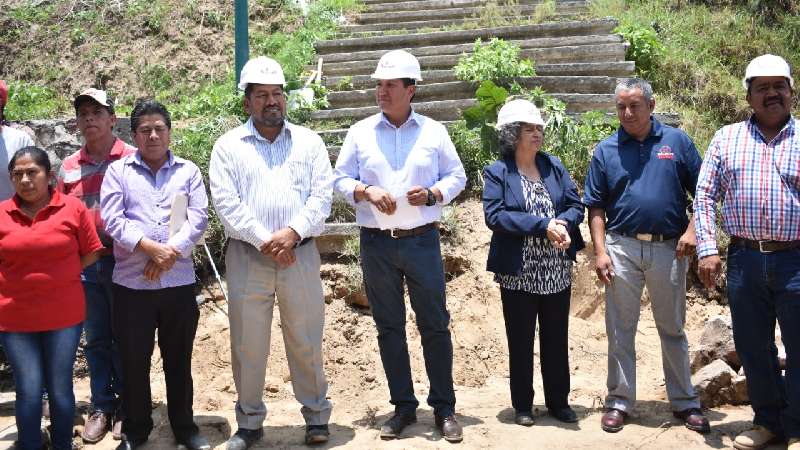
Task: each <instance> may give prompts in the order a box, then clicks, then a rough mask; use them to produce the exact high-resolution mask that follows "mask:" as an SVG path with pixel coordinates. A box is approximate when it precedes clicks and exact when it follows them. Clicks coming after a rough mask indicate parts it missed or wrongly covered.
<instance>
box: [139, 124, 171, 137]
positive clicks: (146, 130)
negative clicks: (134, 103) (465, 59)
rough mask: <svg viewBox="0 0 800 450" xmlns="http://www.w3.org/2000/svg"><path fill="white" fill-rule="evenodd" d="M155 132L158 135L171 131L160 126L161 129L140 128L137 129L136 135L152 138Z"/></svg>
mask: <svg viewBox="0 0 800 450" xmlns="http://www.w3.org/2000/svg"><path fill="white" fill-rule="evenodd" d="M153 131H155V132H156V134H164V133H166V132H167V131H169V128H167V127H163V126H159V127H153V128H150V127H139V128H137V129H136V133H137V134H141V135H142V136H150V135H151V134H153Z"/></svg>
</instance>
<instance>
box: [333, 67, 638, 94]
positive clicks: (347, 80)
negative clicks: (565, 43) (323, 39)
mask: <svg viewBox="0 0 800 450" xmlns="http://www.w3.org/2000/svg"><path fill="white" fill-rule="evenodd" d="M634 66H635V65H634V63H633V62H632V61H622V62H609V63H577V64H537V65H536V73H537V77H536V78H550V77H554V78H563V79H567V80H572V79H573V78H567V77H576V78H586V79H589V80H590V79H591V77H606V76H608V77H629V76H632V75H633V74H634V71H635V67H634ZM422 80H423V81H422V83H421V84H420V86H424V85H427V84H432V83H446V82H449V81H458V80H457V79H456V76H455V73H454V72H453V70H426V71H423V72H422ZM324 83H325V86H326V87H328V89H332V90H334V91H337V90H339V91H341V90H345V89H367V88H371V87H374V86H375V80H373V79H372V78H371V77H370V76H369V75H355V76H331V77H325V78H324ZM345 85H346V87H343V88H341V87H342V86H345ZM351 86H352V87H351ZM557 90H561V91H563V89H557Z"/></svg>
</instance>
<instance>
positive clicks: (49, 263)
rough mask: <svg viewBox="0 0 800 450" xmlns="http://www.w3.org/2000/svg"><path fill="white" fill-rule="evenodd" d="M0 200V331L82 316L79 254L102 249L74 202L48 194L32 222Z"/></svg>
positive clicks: (60, 324)
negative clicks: (47, 198) (47, 200)
mask: <svg viewBox="0 0 800 450" xmlns="http://www.w3.org/2000/svg"><path fill="white" fill-rule="evenodd" d="M19 202H20V200H19V197H17V196H14V197H12V198H10V199H8V200H5V201H3V202H1V203H0V331H16V332H32V331H47V330H58V329H61V328H66V327H69V326H73V325H76V324H78V323H80V322H82V321H83V320H84V317H85V308H86V307H85V298H84V293H83V285H82V284H81V261H80V259H81V257H82V256H84V255H87V254H89V253H92V252H95V251H97V250H100V249H101V248H102V244H101V243H100V239H99V238H98V237H97V232H96V231H95V227H94V222H93V221H92V218H91V216H90V214H89V211H88V210H87V209H86V207H85V206H84V205H83V203H81V201H80V200H78V199H77V198H74V197H70V196H68V195H63V194H60V193H59V192H57V191H53V192H52V198H51V199H50V203H49V204H48V205H47V206H45V207H44V208H42V210H41V211H39V212H38V213H37V214H36V217H34V219H33V220H31V219H30V218H29V217H28V216H27V215H25V214H24V213H23V212H22V210H21V209H20V203H19Z"/></svg>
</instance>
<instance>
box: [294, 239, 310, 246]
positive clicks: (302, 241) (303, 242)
mask: <svg viewBox="0 0 800 450" xmlns="http://www.w3.org/2000/svg"><path fill="white" fill-rule="evenodd" d="M313 240H314V238H312V237H307V238H305V239H303V240H301V241H300V242H298V243H297V244H294V248H297V247H302V246H304V245H306V244H308V243H309V242H311V241H313Z"/></svg>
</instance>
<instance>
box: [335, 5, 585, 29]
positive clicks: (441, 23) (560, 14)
mask: <svg viewBox="0 0 800 450" xmlns="http://www.w3.org/2000/svg"><path fill="white" fill-rule="evenodd" d="M586 10H587V8H586V7H575V8H569V9H567V10H558V11H556V12H555V13H554V14H553V15H552V16H551V19H550V20H553V19H555V20H558V19H560V18H566V17H575V16H577V15H579V14H581V13H583V12H586ZM439 11H447V10H439ZM421 13H424V11H421ZM380 15H382V16H389V17H392V16H394V13H380ZM452 15H453V17H444V18H436V17H431V19H428V20H426V19H424V18H416V19H412V20H409V21H389V19H388V17H386V18H384V19H383V21H381V22H374V23H369V24H365V25H343V26H342V27H340V28H339V31H338V32H337V34H338V35H349V34H353V35H358V34H364V33H374V32H378V31H396V30H406V31H409V32H411V31H413V30H419V29H422V28H442V27H447V26H451V25H452V26H455V25H463V24H480V23H484V22H485V19H481V18H480V17H479V16H477V15H475V14H473V13H470V14H463V13H461V12H460V10H456V11H455V12H454V13H453V14H452ZM501 17H502V18H503V19H504V20H505V21H506V23H519V22H523V21H530V20H531V19H532V18H533V17H534V11H533V10H531V11H527V10H525V11H515V10H508V11H504V14H503V16H501ZM376 34H377V33H376Z"/></svg>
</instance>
